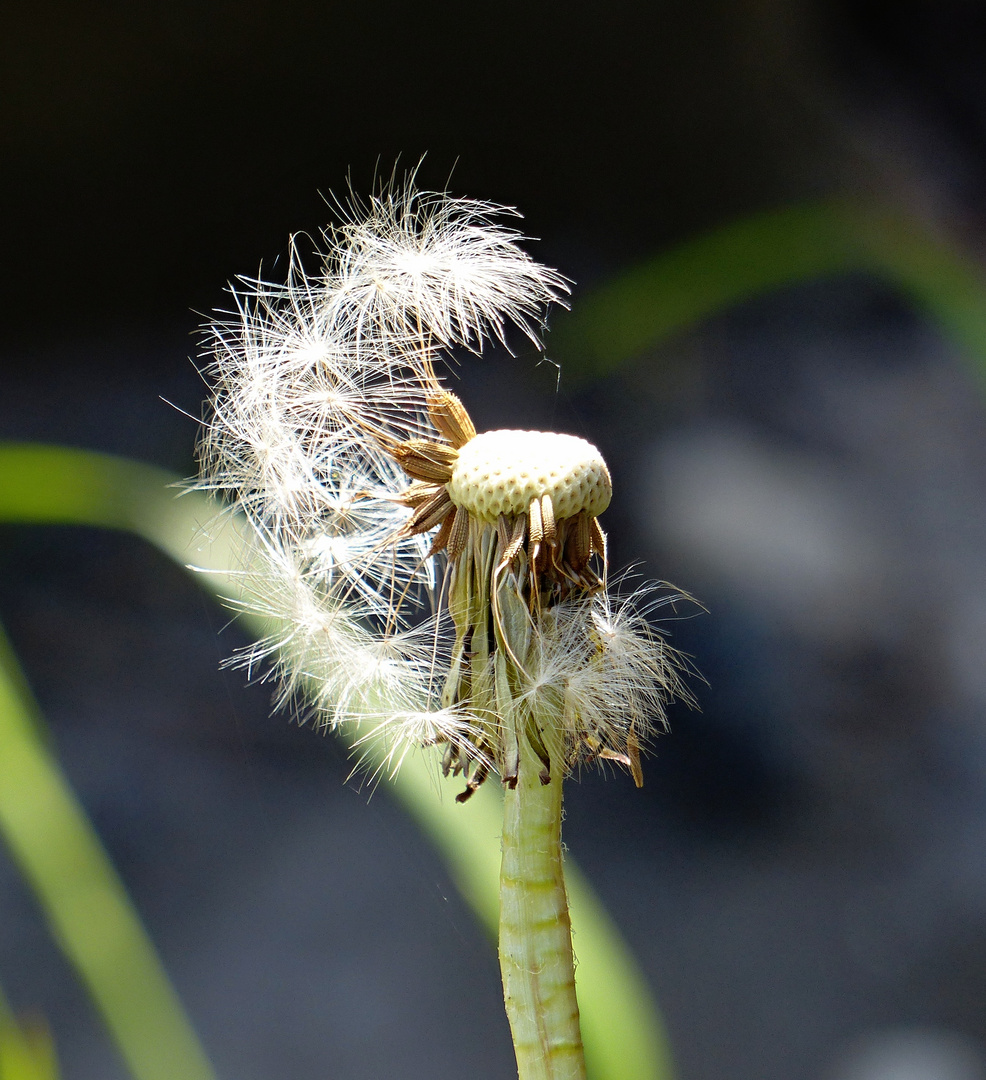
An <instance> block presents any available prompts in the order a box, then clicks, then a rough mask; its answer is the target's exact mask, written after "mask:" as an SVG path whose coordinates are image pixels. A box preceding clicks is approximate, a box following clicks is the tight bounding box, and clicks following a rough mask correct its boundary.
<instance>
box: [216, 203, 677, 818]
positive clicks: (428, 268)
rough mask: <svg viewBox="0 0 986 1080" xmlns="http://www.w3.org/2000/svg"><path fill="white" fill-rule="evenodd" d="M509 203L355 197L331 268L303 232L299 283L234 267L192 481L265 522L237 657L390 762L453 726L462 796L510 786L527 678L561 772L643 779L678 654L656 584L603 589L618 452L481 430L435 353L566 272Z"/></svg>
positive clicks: (554, 296)
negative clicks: (520, 224)
mask: <svg viewBox="0 0 986 1080" xmlns="http://www.w3.org/2000/svg"><path fill="white" fill-rule="evenodd" d="M503 213H507V214H511V213H513V212H512V211H509V210H507V211H505V210H504V208H501V207H497V206H495V205H493V204H489V203H483V202H476V201H472V200H466V199H452V198H449V197H448V196H447V195H444V194H434V193H422V192H417V191H415V190H414V189H413V188H412V187H411V185H410V184H409V183H408V184H405V185H404V186H398V185H394V186H391V187H389V188H385V189H384V190H382V191H380V192H379V193H378V194H377V195H375V196H373V197H372V198H370V199H369V200H367V201H365V202H359V201H355V200H354V201H353V203H352V204H351V205H350V206H349V207H348V209H346V208H344V215H343V220H342V222H341V224H339V225H337V226H336V227H334V228H330V229H329V230H328V231H327V232H326V233H325V240H326V245H327V246H326V248H325V250H324V251H323V252H322V253H321V256H320V257H321V260H322V264H321V268H320V269H319V270H318V271H317V272H316V273H310V272H308V271H306V269H305V268H304V266H303V264H302V259H301V256H300V255H299V251H298V248H297V246H296V245H295V244H293V243H292V247H291V251H290V257H289V260H288V275H287V281H286V283H284V284H272V283H267V282H263V281H259V280H252V279H239V282H238V284H237V286H236V288H235V289H234V292H233V301H234V302H233V310H232V311H230V312H228V313H226V314H224V315H222V316H221V317H219V318H218V319H217V320H216V321H215V322H214V323H213V324H212V325H211V326H210V327H208V328H207V336H208V347H209V362H208V366H207V368H206V374H207V377H208V378H209V379H210V381H211V383H212V387H213V394H212V399H211V402H210V407H209V413H208V416H207V419H206V423H205V425H204V433H203V436H202V438H201V440H200V446H199V456H200V461H201V470H202V471H201V479H200V480H199V483H198V486H199V487H202V488H206V489H208V490H210V491H213V492H215V493H216V494H217V495H220V496H222V497H223V498H224V499H225V500H227V502H228V504H229V505H230V506H231V507H232V508H233V509H235V510H236V511H238V512H239V513H240V514H241V515H242V516H243V517H244V518H245V519H246V521H247V523H248V524H249V525H250V527H251V528H252V530H253V532H254V534H255V539H256V551H255V553H254V555H253V556H251V561H250V563H249V565H248V566H246V567H245V568H244V570H243V572H242V573H241V575H240V576H241V580H242V581H243V584H244V592H245V596H246V599H244V600H243V601H242V605H241V606H243V607H246V608H248V609H249V610H250V611H251V612H252V613H254V614H259V615H261V616H262V617H264V618H265V619H266V620H267V622H268V624H269V633H268V636H267V637H266V638H265V639H264V640H263V641H261V642H260V643H258V644H257V645H255V646H253V647H252V648H250V649H248V650H246V651H245V652H244V653H243V654H241V655H240V657H239V662H240V663H241V664H243V665H244V666H246V667H247V668H249V669H250V670H251V671H254V672H261V671H262V670H263V668H264V667H266V666H268V665H269V666H271V667H272V668H273V671H274V673H275V674H276V675H277V676H278V677H279V680H280V690H279V694H278V699H277V700H278V703H279V704H286V703H287V702H288V701H289V700H293V701H295V702H297V703H299V711H300V712H301V714H302V715H309V714H310V715H313V716H315V717H316V718H317V722H318V723H320V724H321V725H322V726H325V727H330V728H338V727H344V728H346V730H347V731H348V732H349V733H350V741H351V742H352V743H353V745H355V746H356V747H357V752H358V753H359V754H360V755H362V756H365V757H366V760H367V764H368V767H369V768H370V770H371V771H374V772H390V771H393V769H395V768H396V767H397V766H398V765H399V764H400V761H401V760H403V757H404V755H405V754H406V752H407V751H408V749H409V748H411V747H413V746H416V745H435V746H438V747H439V748H440V750H441V752H442V754H443V755H444V760H443V768H444V769H445V770H446V772H451V773H453V774H461V775H462V776H463V779H464V780H466V781H467V784H468V790H467V792H465V793H463V796H465V797H468V793H469V792H470V791H472V790H475V788H476V787H477V786H478V785H479V784H481V783H482V782H483V779H484V778H485V777H486V776H487V775H488V774H489V773H490V772H492V771H495V770H499V771H500V772H501V774H502V775H503V778H504V780H505V782H507V783H508V784H511V783H514V782H516V761H517V759H518V758H517V752H516V740H515V741H514V744H513V746H512V747H511V746H508V745H507V743H508V742H509V739H508V738H507V736H506V735H505V734H504V727H503V722H502V717H503V716H504V715H505V714H506V712H509V711H510V710H511V709H512V708H513V705H512V704H511V702H510V701H508V700H507V699H506V698H504V694H505V693H506V689H507V688H508V687H512V688H513V689H512V690H511V692H515V693H516V695H517V700H518V701H519V702H521V703H523V706H524V708H530V709H531V710H532V715H535V716H538V717H541V718H543V719H544V722H546V723H547V722H548V721H547V718H548V717H551V718H553V719H552V720H551V723H557V724H559V725H561V731H560V732H558V733H557V734H559V735H560V736H561V741H562V743H563V745H564V747H565V755H566V756H565V759H564V760H563V761H562V762H560V763H557V762H556V765H558V766H559V767H560V768H561V769H562V771H564V770H565V769H566V768H569V767H571V766H572V765H574V764H577V763H578V762H579V761H583V760H595V759H600V758H601V759H604V760H605V759H607V758H608V759H610V760H616V761H618V762H621V763H622V764H624V765H627V766H628V767H629V768H630V771H631V773H632V774H633V776H634V780H635V781H637V782H638V783H639V782H640V780H639V770H640V765H639V756H638V747H639V745H640V744H641V743H642V742H646V740H647V737H648V734H649V733H651V732H653V731H654V730H655V729H656V728H657V727H659V726H660V725H661V723H662V722H663V707H664V704H665V702H666V701H667V700H668V699H669V698H670V697H671V696H673V695H675V694H680V693H681V692H682V691H681V687H680V681H679V680H678V675H677V671H678V667H677V664H678V663H679V661H678V660H677V659H676V657H675V654H674V653H673V652H672V651H671V650H669V649H668V648H667V647H666V646H665V645H664V644H663V641H662V640H661V639H660V637H659V636H658V635H656V634H654V633H653V631H651V630H650V629H649V626H648V624H647V620H646V618H645V617H644V614H642V613H641V610H640V604H639V601H640V596H639V595H638V597H637V601H638V603H637V605H636V606H635V604H634V603H633V602H628V603H617V602H612V601H611V600H610V598H609V597H608V595H607V592H606V587H607V582H606V577H607V568H606V555H605V551H606V539H605V535H604V533H603V532H602V529H601V528H600V526H599V523H598V521H597V518H598V517H599V515H600V514H602V513H603V511H605V510H606V508H607V507H608V506H609V502H610V498H611V494H612V485H611V480H610V475H609V471H608V470H607V468H606V465H605V462H604V461H603V459H602V457H601V455H600V453H599V451H598V450H597V449H596V448H595V447H594V446H592V444H591V443H589V442H586V441H585V440H584V439H580V438H577V437H575V436H572V435H561V434H553V433H549V432H535V431H513V430H501V431H491V432H486V433H483V434H476V432H475V427H474V426H473V423H472V420H471V419H470V418H469V416H468V413H467V411H466V408H465V405H464V404H463V403H462V402H461V401H459V399H458V398H457V397H456V396H455V395H454V394H452V393H451V392H450V391H449V390H448V389H447V388H446V387H445V386H444V385H443V383H442V381H441V380H440V379H439V378H438V376H437V375H436V366H437V365H438V363H439V362H440V361H441V360H442V359H443V357H444V353H443V351H442V350H444V349H448V348H449V347H457V346H465V347H467V348H469V349H471V350H473V351H475V352H478V351H479V349H480V348H481V347H482V345H483V343H484V342H485V341H488V340H490V339H496V340H500V341H503V340H505V337H506V335H507V331H508V328H509V327H510V326H513V327H515V328H519V330H520V331H521V332H522V333H524V334H526V335H527V336H528V337H529V338H531V339H532V340H534V341H537V336H538V331H539V330H540V328H541V327H542V326H543V319H544V310H545V307H546V305H547V304H549V303H551V302H560V301H562V300H563V298H564V296H565V294H566V293H567V285H566V283H565V281H564V279H563V278H562V277H561V276H560V275H559V274H558V273H557V272H556V271H554V270H551V269H549V268H547V267H544V266H541V265H539V264H538V263H536V262H535V261H534V260H533V259H531V257H530V256H529V255H528V254H527V253H526V252H524V251H523V250H522V249H521V248H520V247H519V245H518V242H517V241H518V239H519V237H518V235H517V234H516V233H515V232H514V231H512V230H510V229H507V228H504V227H503V226H502V224H500V223H499V221H498V220H497V217H498V215H502V214H503ZM445 358H446V359H447V357H445ZM436 553H437V557H436V558H433V557H432V556H433V555H436ZM443 560H444V562H443ZM644 611H646V603H645V604H644ZM508 668H509V671H508V670H507V669H508ZM540 722H541V721H540V720H539V721H538V723H540ZM528 730H529V731H531V732H534V731H535V726H531V727H529V728H528ZM535 739H536V736H535ZM542 749H543V747H542ZM463 796H460V797H463Z"/></svg>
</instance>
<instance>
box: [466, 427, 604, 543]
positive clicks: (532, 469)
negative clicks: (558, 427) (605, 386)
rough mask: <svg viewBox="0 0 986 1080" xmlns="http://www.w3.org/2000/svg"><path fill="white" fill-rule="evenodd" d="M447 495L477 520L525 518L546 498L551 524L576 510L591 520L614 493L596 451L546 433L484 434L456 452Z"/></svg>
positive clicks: (588, 445) (568, 437)
mask: <svg viewBox="0 0 986 1080" xmlns="http://www.w3.org/2000/svg"><path fill="white" fill-rule="evenodd" d="M447 486H448V493H449V495H450V496H451V499H452V502H454V503H455V505H456V506H461V507H463V508H464V509H466V510H468V511H469V513H470V514H472V515H473V516H474V517H477V518H479V519H480V520H482V521H489V522H493V521H496V519H497V518H498V517H499V516H500V514H512V515H519V514H526V513H527V512H528V510H529V509H530V506H531V502H532V500H534V499H538V498H540V497H541V496H543V495H550V496H551V504H552V507H553V509H554V516H555V519H556V520H561V519H562V518H568V517H574V516H575V515H576V514H577V513H578V512H579V511H580V510H585V512H586V513H587V514H589V515H590V516H592V517H596V516H598V515H599V514H601V513H602V512H603V511H604V510H605V509H606V507H607V506H609V500H610V498H611V497H612V494H613V485H612V481H611V480H610V478H609V470H608V469H607V468H606V462H605V461H603V459H602V457H601V456H600V454H599V451H598V450H597V449H596V448H595V447H594V446H593V445H592V443H589V442H586V441H585V439H579V438H577V437H576V436H575V435H555V434H554V433H552V432H549V431H487V432H484V433H483V434H482V435H477V436H476V437H475V438H473V439H470V440H469V442H467V443H466V445H465V446H463V447H462V448H461V449H460V450H459V457H458V460H457V461H456V462H455V465H454V466H453V468H452V479H451V480H450V481H449V483H448V485H447Z"/></svg>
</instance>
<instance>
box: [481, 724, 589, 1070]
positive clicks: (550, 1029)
mask: <svg viewBox="0 0 986 1080" xmlns="http://www.w3.org/2000/svg"><path fill="white" fill-rule="evenodd" d="M517 711H519V710H517ZM543 730H544V731H545V732H547V731H548V730H549V728H548V726H547V725H545V728H544V729H543ZM518 734H519V739H518V741H519V744H520V768H519V770H518V778H517V786H516V787H515V788H513V789H510V788H509V787H508V788H507V790H506V791H505V793H504V816H503V840H502V861H501V864H500V971H501V973H502V975H503V995H504V1000H505V1003H506V1007H507V1017H508V1019H509V1020H510V1030H511V1033H512V1035H513V1041H514V1050H515V1052H516V1054H517V1071H518V1077H519V1080H584V1078H585V1075H586V1074H585V1061H584V1058H583V1053H582V1035H581V1032H580V1030H579V1006H578V1002H577V1001H576V998H575V964H574V958H573V954H572V926H571V921H570V919H569V914H568V896H567V895H566V892H565V879H564V873H563V869H562V852H561V807H562V776H563V769H562V768H561V760H560V756H559V757H556V755H555V749H556V748H555V747H550V749H549V753H550V754H551V758H552V763H553V764H552V768H551V780H550V782H549V783H547V784H544V783H542V781H541V776H542V773H543V768H544V766H543V764H542V762H541V760H540V758H539V757H538V756H537V754H535V752H534V749H533V748H532V746H531V744H530V742H529V741H528V739H527V738H526V737H525V735H524V734H523V733H518ZM558 749H560V748H558Z"/></svg>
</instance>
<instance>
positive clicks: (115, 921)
mask: <svg viewBox="0 0 986 1080" xmlns="http://www.w3.org/2000/svg"><path fill="white" fill-rule="evenodd" d="M39 728H40V723H39V720H38V717H37V710H36V706H35V704H34V702H33V700H32V699H31V698H30V696H29V694H28V691H27V688H26V683H25V680H24V678H23V675H22V674H21V671H20V668H19V666H18V664H17V661H16V658H15V657H14V654H13V651H12V650H11V648H10V645H9V643H8V642H7V639H6V637H4V636H3V634H2V632H0V831H2V833H3V837H4V840H5V841H6V843H7V846H8V848H9V850H10V853H11V855H12V857H13V859H14V861H15V862H16V864H17V865H18V867H19V868H20V871H21V873H22V874H23V875H24V878H25V880H26V881H27V882H28V883H29V884H30V886H31V887H32V889H33V890H34V893H35V896H36V897H37V898H38V901H39V903H40V904H41V907H42V908H43V910H44V912H45V916H46V917H47V920H48V924H49V926H50V927H51V929H52V932H53V934H54V936H55V939H56V941H57V942H58V944H59V945H60V947H61V949H62V951H63V952H64V953H65V955H66V957H68V959H69V960H70V961H71V963H72V964H73V966H74V967H75V969H76V971H77V972H78V974H79V976H80V978H81V979H82V981H83V983H84V984H85V985H86V987H87V989H88V990H89V993H90V995H91V997H92V1000H93V1002H94V1003H95V1005H96V1007H97V1009H98V1010H99V1012H100V1014H101V1015H102V1017H103V1020H104V1022H105V1023H106V1025H107V1028H108V1029H109V1031H110V1033H111V1034H112V1036H113V1039H114V1041H115V1042H116V1045H117V1047H118V1048H119V1050H120V1053H121V1054H122V1056H123V1058H124V1060H125V1061H126V1063H127V1066H128V1068H129V1069H130V1071H131V1073H132V1074H133V1076H134V1077H135V1078H137V1080H174V1078H175V1077H182V1080H212V1077H213V1072H212V1069H211V1067H210V1066H209V1063H208V1061H207V1060H206V1058H205V1055H204V1054H203V1052H202V1050H201V1048H200V1046H199V1044H198V1041H197V1039H196V1037H195V1035H194V1034H193V1032H192V1030H191V1027H190V1025H189V1023H188V1020H187V1019H186V1017H185V1014H184V1011H183V1009H182V1006H181V1003H180V1002H179V1000H178V997H177V995H176V994H175V992H174V990H173V989H172V987H171V984H170V983H169V981H168V979H167V976H166V975H165V974H164V971H163V969H162V967H161V963H160V961H159V960H158V958H157V955H156V953H155V951H154V948H153V946H152V945H151V944H150V941H149V939H148V937H147V934H146V932H145V931H144V929H143V927H142V925H141V923H140V920H139V918H138V917H137V914H136V912H135V911H134V909H133V906H132V905H131V903H130V900H129V898H128V897H127V894H126V890H125V889H124V887H123V883H122V882H121V881H120V879H119V877H118V876H117V874H116V872H115V870H114V869H113V867H112V865H111V864H110V861H109V858H108V857H107V855H106V853H105V851H104V850H103V847H102V845H101V844H100V842H99V838H98V837H97V836H96V833H95V831H94V830H93V828H92V826H91V825H90V824H89V822H88V819H87V818H86V815H85V812H84V810H83V809H82V807H81V806H80V805H79V803H78V801H77V800H76V798H75V796H74V795H73V794H72V791H71V788H70V786H69V784H68V781H67V780H66V778H65V776H64V775H63V774H62V772H61V770H60V769H59V767H58V765H57V764H56V762H55V760H54V758H53V757H52V755H51V752H50V750H49V748H48V747H47V746H46V745H45V742H44V741H43V739H42V738H41V736H40V734H39Z"/></svg>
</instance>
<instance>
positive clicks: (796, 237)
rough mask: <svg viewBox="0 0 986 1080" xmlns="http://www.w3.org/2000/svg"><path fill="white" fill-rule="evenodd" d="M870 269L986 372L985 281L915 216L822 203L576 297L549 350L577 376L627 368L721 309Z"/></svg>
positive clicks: (678, 251)
mask: <svg viewBox="0 0 986 1080" xmlns="http://www.w3.org/2000/svg"><path fill="white" fill-rule="evenodd" d="M854 272H866V273H870V274H872V275H874V276H875V277H878V278H882V279H883V280H885V281H888V282H890V283H891V284H893V285H894V286H896V287H897V288H898V289H900V291H901V292H902V293H903V294H904V295H905V296H907V297H908V298H909V299H910V300H911V301H912V302H913V303H914V304H915V306H916V307H917V308H918V309H919V310H922V311H923V312H925V313H926V314H927V315H928V316H929V317H930V318H932V319H933V320H934V321H936V322H937V323H938V325H939V326H940V327H941V328H942V329H943V330H944V331H945V332H946V333H947V334H949V335H950V336H951V337H952V338H953V339H954V340H955V341H956V342H957V343H958V344H959V345H960V346H961V347H962V348H963V350H964V351H965V352H966V354H967V355H968V356H969V357H970V358H972V359H973V360H974V361H975V362H976V365H977V367H978V369H979V371H980V373H981V374H983V375H986V303H984V300H986V277H984V275H983V271H982V269H981V268H980V267H979V266H978V265H976V264H975V263H974V262H973V260H972V259H970V258H968V257H967V256H966V255H965V254H964V253H963V252H961V251H960V250H958V249H957V247H956V245H955V244H954V243H950V242H949V241H948V240H947V239H946V238H945V237H944V236H942V235H939V234H937V233H935V232H934V231H933V230H932V229H931V228H930V227H928V226H927V225H925V224H924V223H923V222H921V221H920V220H919V219H917V218H915V217H913V216H910V215H907V214H904V213H902V212H900V211H899V210H897V209H895V208H894V207H891V206H889V205H882V204H877V203H862V202H861V203H849V202H845V201H838V200H826V201H819V202H816V203H809V204H803V205H798V206H788V207H783V208H781V209H777V210H770V211H768V212H766V213H762V214H757V215H754V216H752V217H747V218H743V219H741V220H739V221H734V222H730V223H729V224H727V225H724V226H723V227H721V228H719V229H716V230H715V231H713V232H710V233H707V234H706V235H703V236H700V237H697V238H696V239H693V240H689V241H688V242H686V243H684V244H682V245H680V246H678V247H675V248H672V249H671V250H670V251H667V252H665V253H663V254H661V255H659V256H657V257H655V258H654V259H651V260H649V261H648V262H646V263H643V264H642V265H640V266H637V267H635V268H633V269H631V270H629V271H627V272H626V273H625V274H622V275H621V276H620V277H619V278H617V279H616V280H614V281H612V282H610V283H609V284H608V285H604V286H602V287H601V288H599V289H597V290H596V291H594V292H593V293H591V294H589V295H588V296H585V297H580V298H579V300H578V302H577V304H576V305H575V306H574V308H573V311H572V313H571V314H568V315H565V314H561V315H560V316H559V317H558V318H557V319H556V321H555V327H554V332H553V334H552V349H553V351H554V352H555V353H557V354H558V355H560V356H562V357H564V359H565V361H566V370H570V371H572V372H573V373H574V374H576V375H592V374H600V373H603V372H606V371H612V370H613V369H614V368H616V367H618V366H619V365H620V364H621V363H623V362H624V361H626V360H628V359H630V358H631V357H633V356H636V355H638V354H640V353H641V352H643V351H644V350H645V349H647V348H649V347H651V346H653V345H656V344H658V343H659V342H661V341H663V340H666V339H667V338H669V337H671V336H673V335H674V334H676V333H679V332H681V331H682V330H685V329H687V328H688V327H690V326H693V325H694V324H695V323H697V322H699V321H700V320H702V319H705V318H708V317H709V316H711V315H715V314H717V313H719V312H721V311H724V310H725V309H727V308H728V307H730V306H732V305H735V304H739V303H742V302H743V301H744V300H748V299H750V298H752V297H754V296H758V295H761V294H763V293H765V292H769V291H772V290H774V289H779V288H782V287H784V286H786V285H791V284H794V283H796V282H802V281H809V280H812V279H817V278H822V277H830V276H835V275H839V274H846V273H854Z"/></svg>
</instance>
